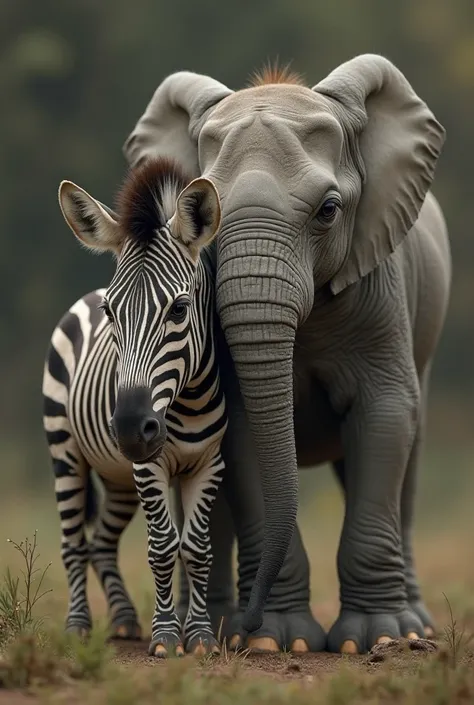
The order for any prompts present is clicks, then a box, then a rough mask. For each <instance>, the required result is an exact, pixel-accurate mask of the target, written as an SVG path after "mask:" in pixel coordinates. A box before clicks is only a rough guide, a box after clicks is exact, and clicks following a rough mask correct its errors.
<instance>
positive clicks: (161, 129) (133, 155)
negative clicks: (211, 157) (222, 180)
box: [123, 71, 232, 177]
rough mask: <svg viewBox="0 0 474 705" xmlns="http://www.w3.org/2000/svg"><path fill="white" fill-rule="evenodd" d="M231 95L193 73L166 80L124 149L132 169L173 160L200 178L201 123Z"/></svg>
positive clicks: (155, 94)
mask: <svg viewBox="0 0 474 705" xmlns="http://www.w3.org/2000/svg"><path fill="white" fill-rule="evenodd" d="M231 93H232V91H231V90H230V89H229V88H226V86H224V85H222V83H219V82H218V81H215V80H214V79H213V78H210V77H209V76H201V75H199V74H196V73H192V72H190V71H180V72H178V73H174V74H171V75H170V76H168V77H167V78H165V80H164V81H163V82H162V83H160V85H159V86H158V88H157V89H156V91H155V93H154V95H153V98H152V99H151V101H150V103H149V104H148V106H147V108H146V110H145V112H144V114H143V115H142V117H141V118H140V119H139V120H138V122H137V124H136V125H135V128H134V130H133V132H132V133H131V134H130V135H129V137H128V138H127V140H126V142H125V144H124V146H123V152H124V154H125V157H126V159H127V161H128V163H129V164H130V166H132V167H135V166H138V165H139V164H140V163H141V162H142V161H143V160H145V159H149V158H150V157H170V158H172V159H174V160H175V161H176V162H177V163H178V164H180V166H181V167H182V168H183V169H185V170H186V172H187V173H188V174H190V176H193V177H197V176H199V175H200V169H199V159H198V149H197V140H198V137H199V132H200V130H201V127H202V123H203V121H204V119H205V116H206V113H207V111H209V109H211V108H212V107H213V106H214V105H216V103H218V102H219V101H220V100H222V99H223V98H226V97H227V96H228V95H230V94H231Z"/></svg>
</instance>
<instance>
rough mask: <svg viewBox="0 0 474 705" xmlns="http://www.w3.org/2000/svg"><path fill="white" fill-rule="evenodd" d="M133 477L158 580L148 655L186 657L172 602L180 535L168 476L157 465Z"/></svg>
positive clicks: (137, 471)
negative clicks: (143, 513) (174, 514)
mask: <svg viewBox="0 0 474 705" xmlns="http://www.w3.org/2000/svg"><path fill="white" fill-rule="evenodd" d="M134 477H135V483H136V486H137V492H138V496H139V498H140V502H141V505H142V507H143V511H144V512H145V517H146V521H147V531H148V563H149V564H150V568H151V570H152V573H153V577H154V579H155V611H154V614H153V620H152V639H151V643H150V646H149V650H148V652H149V654H150V655H151V656H157V657H159V658H166V657H167V656H171V655H173V654H175V655H176V656H184V648H183V642H182V636H181V622H180V620H179V617H178V615H177V613H176V610H175V606H174V601H173V572H174V568H175V565H176V560H177V558H178V549H179V534H178V530H177V528H176V526H175V524H174V522H173V519H172V516H171V512H170V504H169V473H168V472H167V471H166V470H165V469H164V468H163V467H162V466H161V465H158V464H154V465H152V466H140V465H137V466H134Z"/></svg>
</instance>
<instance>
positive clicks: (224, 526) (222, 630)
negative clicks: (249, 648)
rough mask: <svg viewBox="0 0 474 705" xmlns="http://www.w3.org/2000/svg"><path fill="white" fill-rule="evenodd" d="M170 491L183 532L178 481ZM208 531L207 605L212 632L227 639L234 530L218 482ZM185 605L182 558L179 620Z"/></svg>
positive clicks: (186, 594)
mask: <svg viewBox="0 0 474 705" xmlns="http://www.w3.org/2000/svg"><path fill="white" fill-rule="evenodd" d="M175 489H176V491H175V492H174V493H173V494H174V496H175V500H176V509H175V514H176V523H177V526H178V530H179V532H180V534H181V535H182V533H183V526H184V515H183V508H182V500H181V488H180V486H179V484H178V485H177V487H176V488H175ZM209 532H210V536H211V548H212V554H213V558H212V565H211V572H210V575H209V583H208V587H207V609H208V612H209V616H210V618H211V624H212V629H213V631H214V634H219V635H220V636H221V637H223V638H224V637H227V638H229V639H230V636H231V635H230V633H228V625H229V624H230V622H231V620H232V617H233V616H234V614H235V594H234V593H235V590H234V576H233V572H232V557H233V556H232V554H233V549H234V539H235V530H234V525H233V521H232V515H231V511H230V507H229V504H228V502H227V499H226V496H225V493H224V487H223V486H222V485H221V486H220V487H219V490H218V492H217V497H216V500H215V502H214V504H213V506H212V510H211V517H210V527H209ZM188 608H189V582H188V576H187V575H186V568H185V567H184V564H183V561H182V560H180V561H179V603H178V614H179V618H180V619H181V621H182V623H184V622H185V620H186V615H187V614H188Z"/></svg>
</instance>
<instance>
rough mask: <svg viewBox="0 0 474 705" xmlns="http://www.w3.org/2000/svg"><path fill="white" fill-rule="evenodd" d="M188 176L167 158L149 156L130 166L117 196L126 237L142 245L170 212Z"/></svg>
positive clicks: (174, 206) (147, 241) (186, 182)
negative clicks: (141, 161) (143, 160)
mask: <svg viewBox="0 0 474 705" xmlns="http://www.w3.org/2000/svg"><path fill="white" fill-rule="evenodd" d="M190 181H191V178H190V177H188V176H187V175H186V174H185V173H184V171H183V170H182V169H181V167H180V166H179V164H177V163H176V162H175V161H174V160H172V159H169V158H168V157H159V158H155V159H150V160H148V161H146V162H144V163H143V164H141V165H140V166H138V167H136V168H134V169H131V170H130V171H129V173H128V175H127V177H126V179H125V182H124V184H123V186H122V188H121V189H120V191H119V193H118V196H117V211H118V213H119V217H120V225H121V227H122V230H123V232H124V234H125V235H126V237H129V238H133V239H134V240H136V241H138V242H140V243H142V244H143V245H146V244H148V243H149V242H150V240H151V239H152V237H153V235H154V234H155V232H156V230H158V229H159V228H162V227H163V226H164V225H166V223H167V222H168V220H169V219H170V218H171V216H172V215H173V213H174V211H175V208H176V199H177V198H178V195H179V194H180V193H181V191H182V190H183V189H184V188H185V187H186V186H187V185H188V184H189V182H190Z"/></svg>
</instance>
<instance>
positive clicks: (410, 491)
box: [400, 368, 435, 638]
mask: <svg viewBox="0 0 474 705" xmlns="http://www.w3.org/2000/svg"><path fill="white" fill-rule="evenodd" d="M429 373H430V370H429V368H428V369H425V371H424V373H423V375H422V378H421V381H420V386H421V395H422V397H421V407H420V417H419V421H418V427H417V431H416V435H415V441H414V443H413V447H412V449H411V453H410V458H409V460H408V465H407V471H406V474H405V479H404V482H403V488H402V497H401V504H400V510H401V528H402V544H403V557H404V561H405V583H406V589H407V594H408V602H409V603H410V606H411V608H412V610H413V611H414V612H415V613H416V614H417V615H418V617H419V618H420V619H421V622H422V624H423V627H424V630H425V636H426V637H428V638H432V637H433V636H434V634H435V630H434V622H433V619H432V617H431V615H430V613H429V612H428V610H427V608H426V606H425V604H424V603H423V600H422V598H421V591H420V587H419V584H418V579H417V577H416V572H415V566H414V559H413V516H414V509H415V498H416V485H417V475H418V467H419V462H420V454H421V451H422V447H423V440H424V432H425V423H426V409H427V395H428V380H429Z"/></svg>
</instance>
